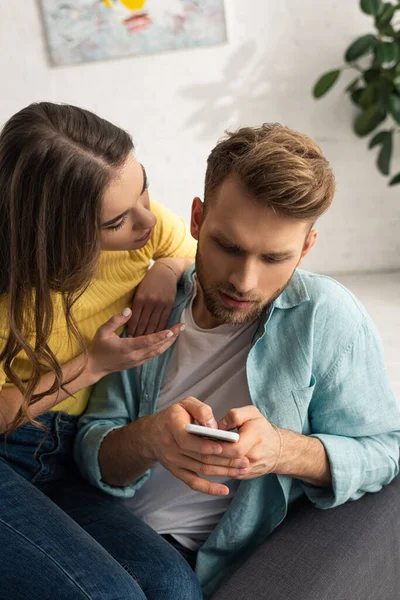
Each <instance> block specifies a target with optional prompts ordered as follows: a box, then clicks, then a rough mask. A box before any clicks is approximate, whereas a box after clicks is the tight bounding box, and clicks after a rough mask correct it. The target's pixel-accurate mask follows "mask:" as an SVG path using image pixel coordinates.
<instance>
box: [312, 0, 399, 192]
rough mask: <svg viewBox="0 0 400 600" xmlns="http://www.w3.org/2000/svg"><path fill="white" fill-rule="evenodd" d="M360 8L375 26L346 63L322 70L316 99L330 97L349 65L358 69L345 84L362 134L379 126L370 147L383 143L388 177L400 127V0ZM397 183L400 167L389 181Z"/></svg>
mask: <svg viewBox="0 0 400 600" xmlns="http://www.w3.org/2000/svg"><path fill="white" fill-rule="evenodd" d="M360 7H361V10H362V11H363V12H364V13H366V14H368V15H371V16H372V17H373V19H374V26H375V31H374V32H373V33H366V34H365V35H362V36H361V37H359V38H357V39H356V40H354V42H352V44H350V46H349V47H348V48H347V50H346V52H345V55H344V60H345V62H346V64H345V65H344V66H342V67H341V68H339V69H335V70H332V71H329V72H327V73H325V74H324V75H322V76H321V77H320V78H319V79H318V81H317V82H316V84H315V86H314V89H313V95H314V98H321V97H322V96H324V94H326V93H327V92H328V91H329V90H330V89H331V88H332V86H333V85H334V84H335V83H336V82H337V81H338V79H339V77H340V74H341V72H342V71H343V70H344V69H349V68H350V69H354V70H355V71H356V72H357V75H356V77H355V78H354V80H353V81H352V82H351V83H350V85H348V86H347V87H346V89H345V91H346V93H347V94H348V95H349V96H350V98H351V100H352V102H353V103H354V104H355V105H356V107H357V109H358V110H357V114H356V116H355V119H354V123H353V128H354V131H355V133H356V134H357V135H359V136H368V135H369V134H371V133H372V132H375V131H376V130H378V131H377V132H376V133H375V134H374V135H373V136H372V137H371V139H370V141H369V148H373V147H375V146H378V147H379V153H378V159H377V166H378V169H379V171H380V172H381V173H382V174H383V175H385V176H388V175H390V173H391V161H392V153H393V142H394V134H395V133H397V132H398V131H400V26H399V27H398V28H396V25H395V22H396V12H397V11H400V2H399V3H392V2H383V1H382V0H361V1H360ZM399 15H400V12H399ZM383 126H384V128H382V127H383ZM397 183H400V172H399V173H397V174H396V175H394V176H392V177H391V178H390V180H389V185H395V184H397Z"/></svg>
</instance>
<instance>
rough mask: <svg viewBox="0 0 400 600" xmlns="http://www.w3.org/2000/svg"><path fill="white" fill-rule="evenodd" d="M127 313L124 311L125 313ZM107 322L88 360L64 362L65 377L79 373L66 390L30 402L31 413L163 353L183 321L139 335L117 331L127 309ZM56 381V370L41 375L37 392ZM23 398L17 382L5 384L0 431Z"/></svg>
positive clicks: (0, 399)
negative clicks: (157, 330)
mask: <svg viewBox="0 0 400 600" xmlns="http://www.w3.org/2000/svg"><path fill="white" fill-rule="evenodd" d="M123 313H125V314H123ZM123 313H120V314H119V315H115V316H114V317H112V318H111V319H110V320H109V321H107V322H106V323H104V325H102V326H101V327H99V329H98V330H97V332H96V335H95V337H94V339H93V342H92V345H91V347H90V349H89V351H88V355H87V360H85V356H84V355H83V354H80V355H79V356H76V357H75V358H73V359H72V360H71V361H69V362H68V363H66V364H65V365H63V367H62V373H63V380H64V381H66V380H68V379H70V378H71V377H74V376H75V375H77V373H79V371H80V370H81V369H83V370H82V373H81V374H80V375H79V376H78V377H76V378H75V379H74V380H73V381H71V383H69V384H68V386H67V389H66V391H64V390H61V389H60V390H59V391H58V392H56V393H54V394H49V395H48V396H44V397H43V398H42V399H41V400H39V401H37V402H35V403H34V404H32V405H31V406H30V416H31V417H33V418H36V417H38V416H39V415H41V414H43V413H45V412H47V411H48V410H50V409H51V408H53V407H54V406H56V405H57V404H59V403H60V402H62V401H63V400H65V398H68V397H69V396H72V395H73V394H75V393H76V392H78V391H80V390H82V389H83V388H85V387H88V386H91V385H93V384H94V383H96V382H97V381H99V379H101V378H102V377H104V376H105V375H108V374H109V373H113V372H116V371H123V370H125V369H131V368H133V367H137V366H139V365H141V364H143V363H144V362H146V361H148V360H150V359H151V358H153V357H154V356H157V355H159V354H162V353H163V352H165V350H167V349H168V348H169V347H170V346H171V344H173V342H174V341H175V339H176V337H177V336H178V335H179V332H180V324H178V325H174V327H171V329H170V330H168V331H160V332H158V333H154V334H152V335H148V336H145V337H140V338H136V339H129V338H121V337H119V336H118V335H117V334H116V333H115V331H116V330H118V329H120V327H121V326H123V325H125V323H126V322H127V321H128V319H129V318H130V316H131V312H130V311H127V310H126V309H125V310H124V311H123ZM53 382H54V373H46V374H44V375H42V377H41V378H40V380H39V383H38V386H37V387H36V389H35V394H38V393H41V392H44V391H46V390H48V389H49V388H50V387H51V385H52V384H53ZM22 402H23V395H22V393H21V392H20V390H19V389H17V388H16V387H15V386H10V387H3V388H2V389H1V390H0V433H2V432H4V431H6V430H7V429H8V427H9V425H10V424H11V423H12V421H13V419H14V418H15V416H16V415H17V413H18V411H19V409H20V407H21V405H22Z"/></svg>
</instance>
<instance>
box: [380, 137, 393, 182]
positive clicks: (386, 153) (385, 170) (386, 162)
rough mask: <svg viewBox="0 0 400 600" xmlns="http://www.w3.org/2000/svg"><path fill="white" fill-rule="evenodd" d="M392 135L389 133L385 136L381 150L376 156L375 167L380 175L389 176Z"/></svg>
mask: <svg viewBox="0 0 400 600" xmlns="http://www.w3.org/2000/svg"><path fill="white" fill-rule="evenodd" d="M392 149H393V133H392V132H391V131H390V132H389V133H387V135H386V136H385V138H384V140H383V143H382V147H381V150H380V152H379V154H378V160H377V163H376V164H377V166H378V169H379V171H380V172H381V173H382V175H389V173H390V161H391V159H392Z"/></svg>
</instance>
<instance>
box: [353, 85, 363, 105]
mask: <svg viewBox="0 0 400 600" xmlns="http://www.w3.org/2000/svg"><path fill="white" fill-rule="evenodd" d="M366 89H367V88H357V89H356V90H354V92H351V94H350V96H351V99H352V101H353V102H354V104H355V105H356V106H360V97H361V95H362V94H363V92H365V90H366Z"/></svg>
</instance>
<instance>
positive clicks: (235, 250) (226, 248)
mask: <svg viewBox="0 0 400 600" xmlns="http://www.w3.org/2000/svg"><path fill="white" fill-rule="evenodd" d="M218 245H219V247H220V248H222V250H223V251H224V252H229V253H230V254H238V253H239V252H240V248H237V247H236V246H225V244H221V242H218Z"/></svg>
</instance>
